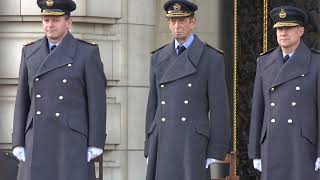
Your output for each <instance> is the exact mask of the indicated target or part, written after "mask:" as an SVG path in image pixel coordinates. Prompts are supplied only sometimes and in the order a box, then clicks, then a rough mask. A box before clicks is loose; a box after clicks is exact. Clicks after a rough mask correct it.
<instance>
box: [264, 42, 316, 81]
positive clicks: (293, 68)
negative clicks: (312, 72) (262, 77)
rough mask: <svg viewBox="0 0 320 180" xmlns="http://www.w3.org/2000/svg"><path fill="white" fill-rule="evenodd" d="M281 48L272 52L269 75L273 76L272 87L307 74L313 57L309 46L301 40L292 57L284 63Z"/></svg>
mask: <svg viewBox="0 0 320 180" xmlns="http://www.w3.org/2000/svg"><path fill="white" fill-rule="evenodd" d="M282 58H283V56H282V53H281V50H280V48H278V49H277V50H275V51H274V52H273V53H272V54H271V61H270V66H269V67H268V70H267V72H268V73H267V74H266V76H267V75H269V76H273V78H272V79H273V80H272V87H275V86H279V85H281V84H283V83H285V82H287V81H289V80H292V79H294V78H296V77H299V76H301V75H304V74H307V73H308V71H309V64H310V59H311V52H310V50H309V48H308V47H307V46H306V45H305V44H304V43H303V42H301V43H300V45H299V46H298V48H297V49H296V51H295V53H294V54H293V55H292V57H291V58H290V59H289V60H288V62H286V63H285V64H283V62H282Z"/></svg>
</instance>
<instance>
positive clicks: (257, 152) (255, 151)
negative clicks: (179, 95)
mask: <svg viewBox="0 0 320 180" xmlns="http://www.w3.org/2000/svg"><path fill="white" fill-rule="evenodd" d="M248 155H249V158H250V159H261V149H260V145H256V144H248Z"/></svg>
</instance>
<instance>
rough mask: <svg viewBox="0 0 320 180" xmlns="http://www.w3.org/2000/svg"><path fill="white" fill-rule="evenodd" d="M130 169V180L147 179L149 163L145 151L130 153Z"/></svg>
mask: <svg viewBox="0 0 320 180" xmlns="http://www.w3.org/2000/svg"><path fill="white" fill-rule="evenodd" d="M128 167H129V168H128V180H143V179H145V177H146V169H147V163H146V159H145V158H144V157H143V151H129V152H128Z"/></svg>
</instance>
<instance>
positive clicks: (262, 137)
mask: <svg viewBox="0 0 320 180" xmlns="http://www.w3.org/2000/svg"><path fill="white" fill-rule="evenodd" d="M266 136H267V125H266V124H263V126H262V130H261V135H260V143H261V144H262V143H263V141H264V140H265V139H266Z"/></svg>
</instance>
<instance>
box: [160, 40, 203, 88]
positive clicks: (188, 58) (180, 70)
mask: <svg viewBox="0 0 320 180" xmlns="http://www.w3.org/2000/svg"><path fill="white" fill-rule="evenodd" d="M167 48H168V49H167V51H168V53H166V54H165V55H164V56H163V58H161V60H160V63H161V62H162V63H161V64H160V65H159V66H157V70H156V72H162V73H163V76H160V77H161V78H160V81H159V83H168V82H171V81H175V80H177V79H180V78H183V77H186V76H189V75H191V74H194V73H196V72H197V65H198V62H199V59H200V56H201V54H202V51H203V49H204V44H203V43H202V42H201V41H200V39H199V38H198V37H197V36H195V39H194V41H193V42H192V44H191V45H190V47H189V48H188V49H186V50H185V51H184V52H183V53H182V54H181V55H180V56H177V54H176V52H175V49H174V42H172V43H171V44H170V45H168V46H167ZM162 59H164V60H162Z"/></svg>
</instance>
